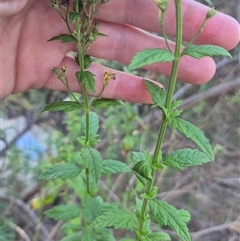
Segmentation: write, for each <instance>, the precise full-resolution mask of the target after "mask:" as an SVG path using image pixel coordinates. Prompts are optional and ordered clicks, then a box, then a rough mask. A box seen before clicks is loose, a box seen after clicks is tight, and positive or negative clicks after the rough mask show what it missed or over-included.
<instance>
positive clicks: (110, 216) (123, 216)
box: [90, 209, 137, 230]
mask: <svg viewBox="0 0 240 241" xmlns="http://www.w3.org/2000/svg"><path fill="white" fill-rule="evenodd" d="M136 225H137V221H136V219H135V215H133V213H131V212H128V211H127V210H124V209H115V210H110V211H109V212H105V213H103V214H102V215H101V216H99V217H97V218H96V219H95V220H94V222H93V223H92V224H91V225H90V228H105V227H114V228H115V229H130V230H133V229H134V228H136Z"/></svg>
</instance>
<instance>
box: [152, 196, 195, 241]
mask: <svg viewBox="0 0 240 241" xmlns="http://www.w3.org/2000/svg"><path fill="white" fill-rule="evenodd" d="M149 204H150V210H151V212H152V215H151V216H150V218H153V219H154V220H155V221H156V222H158V223H159V224H161V225H165V226H169V227H171V228H172V229H174V230H175V232H176V233H177V234H178V235H179V236H180V237H181V238H182V239H183V240H184V241H191V238H190V234H189V231H188V228H187V225H186V219H185V218H182V216H181V214H182V210H181V211H179V210H177V209H176V208H175V207H174V206H172V205H170V204H168V203H167V202H163V201H160V200H150V203H149Z"/></svg>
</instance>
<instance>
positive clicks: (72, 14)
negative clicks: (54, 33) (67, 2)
mask: <svg viewBox="0 0 240 241" xmlns="http://www.w3.org/2000/svg"><path fill="white" fill-rule="evenodd" d="M81 16H82V14H81V13H80V12H69V20H70V23H72V22H73V21H74V20H75V19H77V18H80V17H81Z"/></svg>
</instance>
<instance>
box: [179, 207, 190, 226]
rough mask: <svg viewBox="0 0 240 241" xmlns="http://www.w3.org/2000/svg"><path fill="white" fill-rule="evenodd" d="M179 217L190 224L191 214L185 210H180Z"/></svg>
mask: <svg viewBox="0 0 240 241" xmlns="http://www.w3.org/2000/svg"><path fill="white" fill-rule="evenodd" d="M179 215H181V217H182V219H183V221H184V222H185V223H188V222H189V221H190V219H191V215H190V213H189V212H188V211H186V210H184V209H181V210H179Z"/></svg>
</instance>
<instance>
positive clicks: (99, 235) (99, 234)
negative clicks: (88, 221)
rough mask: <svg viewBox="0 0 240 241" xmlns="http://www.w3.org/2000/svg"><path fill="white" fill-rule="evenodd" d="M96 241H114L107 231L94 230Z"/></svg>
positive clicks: (110, 233)
mask: <svg viewBox="0 0 240 241" xmlns="http://www.w3.org/2000/svg"><path fill="white" fill-rule="evenodd" d="M94 237H95V240H96V241H116V239H115V238H114V236H113V234H112V232H111V231H110V230H107V229H103V228H102V229H96V230H95V232H94Z"/></svg>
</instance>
